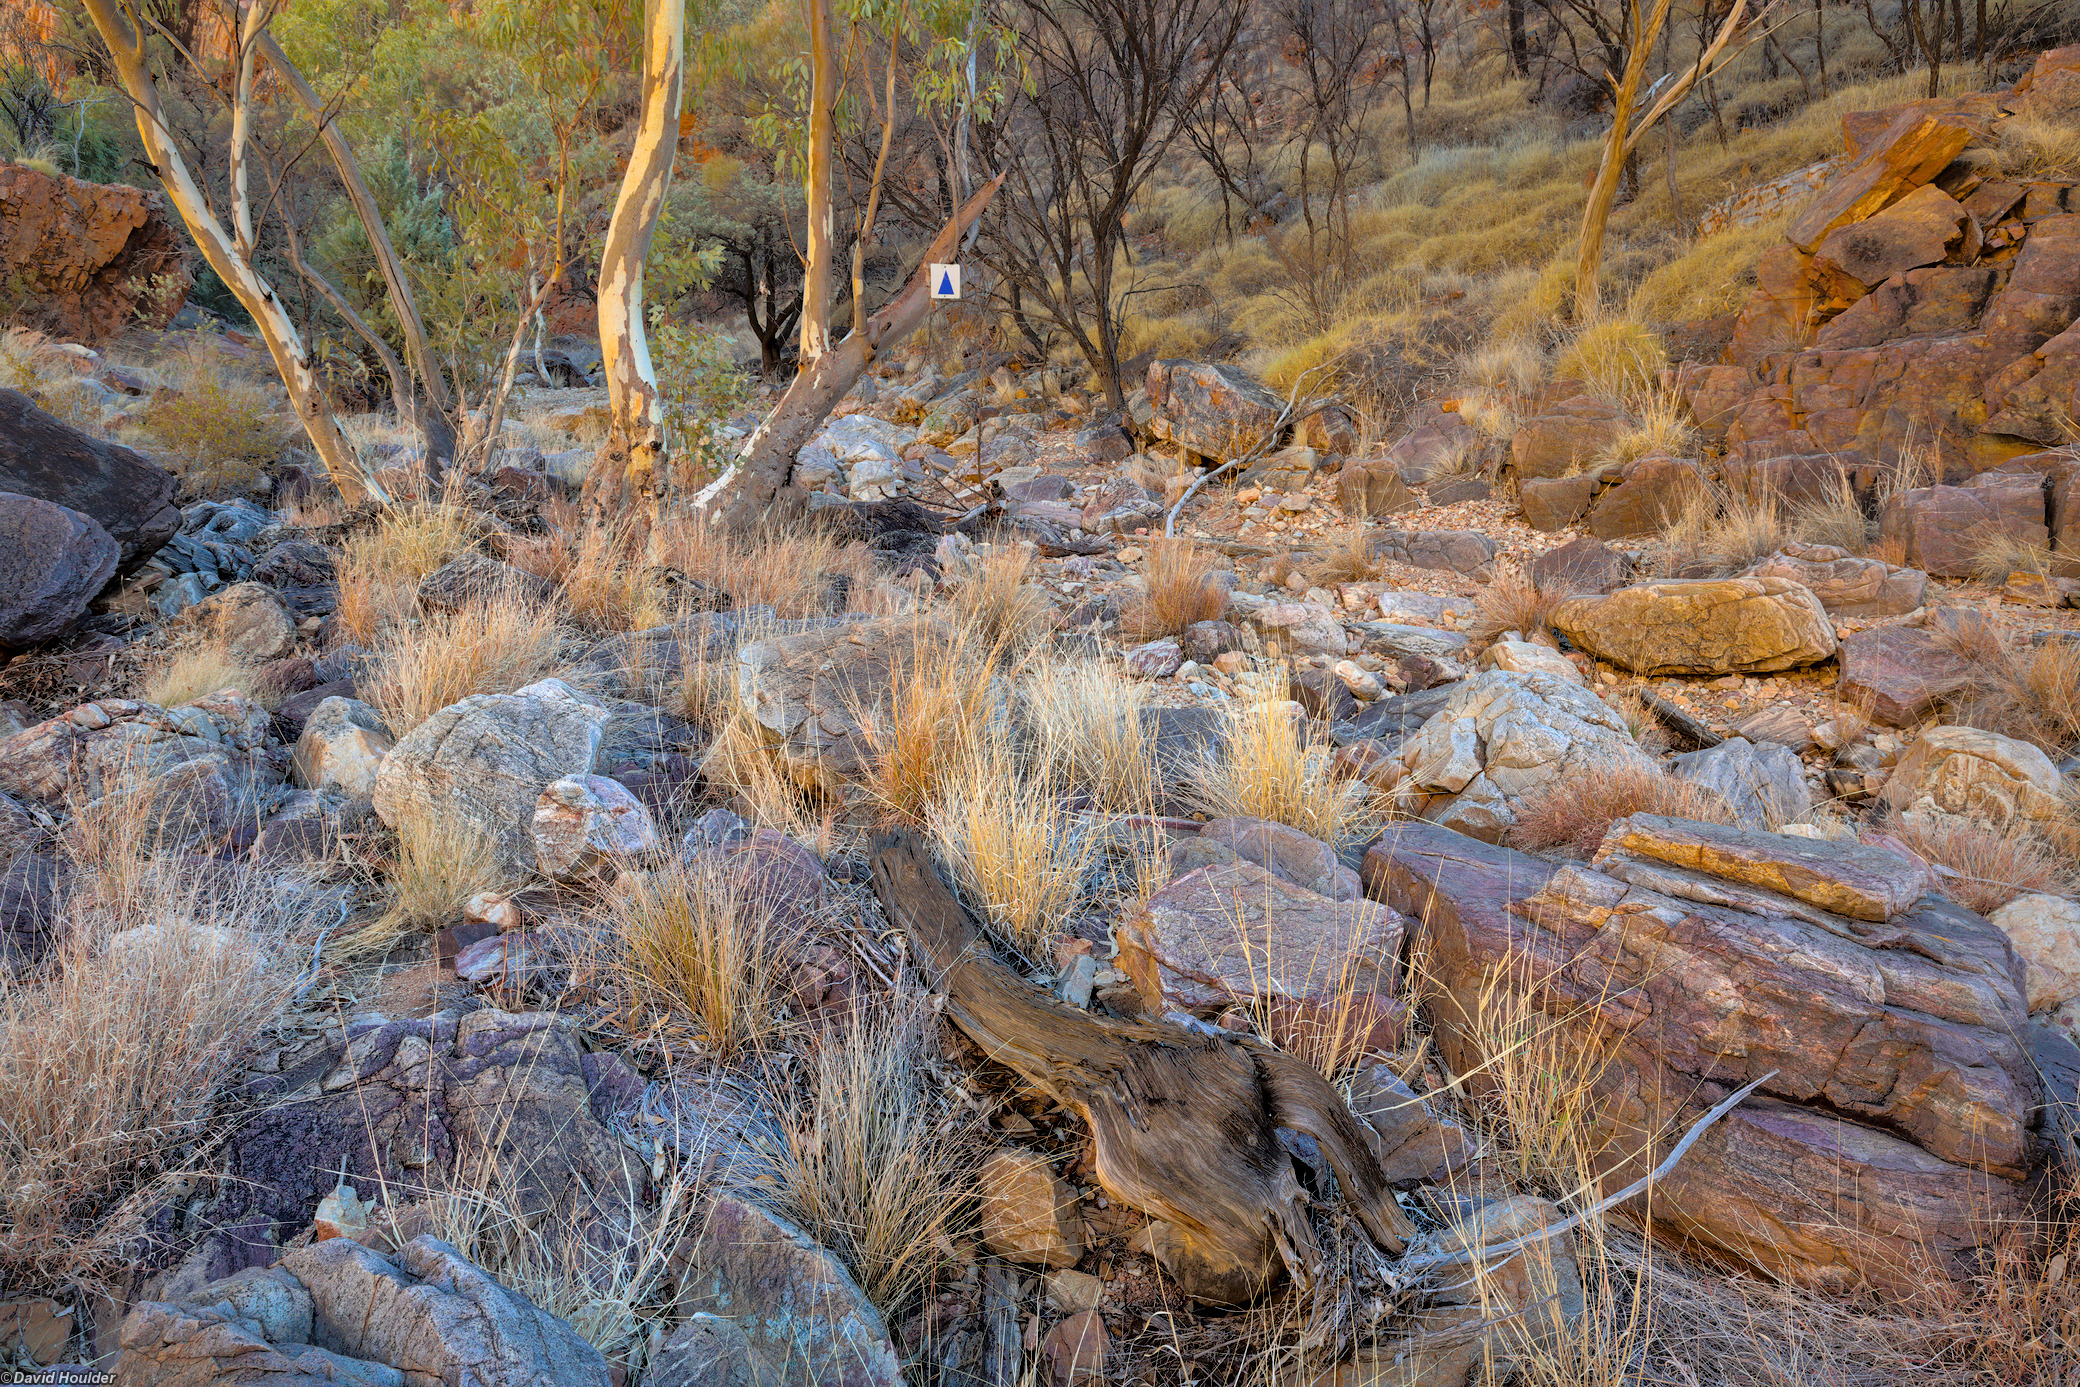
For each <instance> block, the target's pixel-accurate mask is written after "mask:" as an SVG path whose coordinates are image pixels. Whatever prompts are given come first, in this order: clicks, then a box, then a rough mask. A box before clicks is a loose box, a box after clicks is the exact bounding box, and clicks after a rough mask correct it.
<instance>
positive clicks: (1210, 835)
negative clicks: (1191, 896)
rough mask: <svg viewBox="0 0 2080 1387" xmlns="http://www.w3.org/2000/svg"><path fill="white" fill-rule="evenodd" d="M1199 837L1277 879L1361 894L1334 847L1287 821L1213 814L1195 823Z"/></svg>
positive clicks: (1326, 891)
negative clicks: (1214, 816)
mask: <svg viewBox="0 0 2080 1387" xmlns="http://www.w3.org/2000/svg"><path fill="white" fill-rule="evenodd" d="M1351 711H1353V712H1355V711H1356V709H1355V708H1353V709H1352V710H1351ZM1199 841H1200V842H1202V843H1218V844H1220V845H1221V846H1222V847H1225V848H1227V849H1228V850H1229V851H1230V852H1232V853H1234V854H1235V855H1236V856H1237V857H1240V858H1242V859H1244V860H1245V861H1249V862H1254V863H1256V864H1257V865H1258V866H1259V867H1262V868H1263V869H1264V870H1265V871H1267V872H1269V873H1271V874H1272V875H1273V876H1275V877H1277V878H1278V879H1279V880H1281V881H1288V882H1291V883H1292V884H1293V885H1295V886H1298V887H1300V888H1302V889H1303V890H1307V891H1312V892H1313V893H1314V894H1315V895H1317V896H1327V897H1328V898H1329V899H1330V900H1332V901H1354V900H1357V899H1358V898H1359V897H1360V896H1362V895H1364V894H1365V885H1364V883H1363V882H1361V881H1359V880H1358V874H1357V873H1356V872H1354V871H1352V870H1351V869H1350V868H1348V867H1346V866H1344V865H1343V861H1342V859H1341V858H1339V857H1337V855H1336V852H1335V849H1333V848H1331V847H1330V846H1329V845H1328V844H1327V843H1324V842H1323V841H1322V840H1321V839H1319V838H1311V837H1309V836H1308V835H1307V834H1305V833H1302V832H1301V831H1300V830H1299V829H1297V828H1293V827H1291V826H1290V825H1288V824H1281V823H1273V822H1271V821H1270V820H1268V819H1252V818H1247V817H1234V818H1222V819H1214V820H1211V821H1210V822H1208V823H1205V824H1202V825H1200V828H1199Z"/></svg>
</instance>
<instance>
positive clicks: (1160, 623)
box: [1120, 538, 1228, 641]
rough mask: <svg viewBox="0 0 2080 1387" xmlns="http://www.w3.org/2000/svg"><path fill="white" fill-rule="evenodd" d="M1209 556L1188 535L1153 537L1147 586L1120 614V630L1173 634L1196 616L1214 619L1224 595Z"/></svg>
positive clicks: (1149, 635)
mask: <svg viewBox="0 0 2080 1387" xmlns="http://www.w3.org/2000/svg"><path fill="white" fill-rule="evenodd" d="M1214 571H1215V570H1214V563H1213V555H1212V553H1211V552H1210V551H1208V550H1205V549H1201V548H1200V547H1199V546H1198V545H1196V544H1194V543H1193V542H1192V541H1190V540H1188V539H1170V538H1163V539H1152V540H1150V541H1149V545H1148V570H1147V577H1148V590H1147V592H1146V593H1144V594H1143V595H1142V596H1140V597H1138V598H1136V599H1134V600H1133V601H1132V602H1130V603H1129V604H1128V605H1127V609H1126V611H1124V612H1122V613H1121V614H1120V626H1121V629H1122V630H1124V631H1126V632H1128V633H1129V634H1130V635H1132V637H1133V638H1134V639H1136V640H1144V641H1146V640H1154V639H1156V638H1157V637H1160V636H1174V635H1177V634H1179V633H1180V632H1182V631H1183V630H1184V628H1185V627H1187V626H1190V625H1191V624H1193V623H1194V622H1199V621H1218V620H1219V619H1220V617H1221V614H1222V613H1223V612H1225V611H1227V610H1228V594H1227V592H1226V590H1225V589H1223V588H1222V587H1220V586H1219V585H1218V584H1217V583H1215V582H1214V581H1213V574H1214Z"/></svg>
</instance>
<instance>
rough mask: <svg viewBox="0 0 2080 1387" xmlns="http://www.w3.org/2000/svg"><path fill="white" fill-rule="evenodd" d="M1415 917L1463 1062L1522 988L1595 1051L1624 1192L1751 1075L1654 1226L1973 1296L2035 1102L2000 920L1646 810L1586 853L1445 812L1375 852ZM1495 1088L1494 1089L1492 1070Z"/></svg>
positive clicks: (1888, 861)
mask: <svg viewBox="0 0 2080 1387" xmlns="http://www.w3.org/2000/svg"><path fill="white" fill-rule="evenodd" d="M1366 876H1367V884H1368V887H1369V889H1370V890H1371V891H1372V893H1373V894H1374V896H1375V897H1376V898H1378V899H1382V900H1385V901H1386V902H1388V903H1389V904H1390V905H1392V906H1393V907H1394V908H1395V909H1397V910H1399V911H1402V912H1403V913H1404V914H1407V915H1409V916H1410V917H1412V918H1413V919H1415V920H1416V921H1418V922H1419V924H1418V929H1419V932H1420V940H1419V943H1421V944H1424V945H1426V946H1427V948H1428V949H1429V959H1430V974H1429V979H1430V981H1429V990H1428V992H1427V993H1426V994H1425V995H1423V996H1422V997H1420V998H1416V999H1413V1000H1414V1002H1415V1004H1416V1005H1419V1006H1421V1007H1422V1008H1423V1009H1425V1011H1426V1012H1427V1013H1428V1015H1429V1017H1430V1019H1431V1022H1432V1025H1433V1026H1434V1028H1435V1035H1436V1037H1437V1040H1438V1044H1439V1047H1440V1050H1441V1053H1442V1054H1443V1056H1444V1058H1445V1060H1446V1062H1447V1063H1448V1064H1449V1065H1450V1066H1451V1067H1452V1068H1453V1069H1454V1070H1456V1071H1458V1072H1459V1073H1462V1074H1470V1075H1478V1074H1482V1073H1483V1072H1485V1067H1486V1066H1487V1065H1489V1064H1491V1063H1494V1062H1497V1061H1498V1059H1499V1058H1500V1057H1499V1056H1498V1055H1497V1054H1496V1053H1495V1052H1494V1049H1493V1046H1494V1044H1495V1041H1494V1039H1493V1036H1492V1034H1491V1030H1490V1029H1484V1027H1483V1025H1482V1023H1481V1020H1480V1017H1481V1008H1482V997H1483V995H1484V989H1486V988H1488V987H1489V986H1491V985H1492V984H1493V983H1494V982H1495V981H1496V980H1497V979H1498V978H1502V977H1507V978H1508V979H1509V980H1510V981H1509V983H1508V984H1507V985H1508V986H1509V987H1511V988H1512V989H1528V992H1527V995H1528V998H1529V1000H1530V1001H1531V1003H1532V1004H1533V1005H1534V1006H1535V1007H1536V1008H1537V1010H1538V1012H1539V1014H1541V1015H1543V1016H1546V1017H1550V1018H1560V1019H1559V1020H1557V1021H1556V1022H1555V1024H1556V1025H1557V1026H1558V1027H1559V1036H1558V1039H1559V1041H1560V1043H1561V1044H1562V1045H1563V1047H1564V1048H1565V1051H1566V1053H1569V1054H1572V1055H1582V1054H1590V1053H1594V1054H1596V1055H1598V1056H1599V1057H1600V1058H1599V1066H1600V1067H1595V1068H1593V1069H1592V1070H1591V1071H1589V1072H1591V1073H1592V1074H1593V1075H1594V1077H1593V1079H1592V1080H1591V1081H1590V1090H1591V1092H1590V1104H1589V1108H1588V1111H1587V1113H1586V1114H1585V1117H1586V1120H1587V1121H1588V1123H1589V1124H1590V1128H1591V1130H1590V1131H1589V1132H1587V1133H1585V1141H1586V1143H1587V1147H1588V1149H1590V1150H1592V1151H1599V1152H1601V1154H1600V1155H1598V1156H1597V1158H1596V1164H1597V1165H1598V1166H1599V1167H1600V1168H1601V1170H1602V1171H1603V1174H1604V1178H1605V1179H1606V1180H1607V1181H1608V1182H1610V1183H1612V1184H1614V1185H1615V1184H1619V1183H1622V1182H1623V1181H1624V1180H1627V1179H1630V1178H1632V1177H1633V1176H1635V1175H1637V1174H1638V1173H1640V1172H1641V1171H1642V1170H1643V1169H1645V1168H1646V1167H1647V1166H1648V1165H1650V1164H1651V1163H1652V1162H1653V1161H1654V1160H1656V1159H1658V1158H1659V1155H1660V1153H1662V1152H1665V1151H1666V1150H1667V1149H1668V1145H1669V1143H1671V1142H1672V1141H1674V1140H1675V1139H1676V1138H1677V1137H1679V1136H1680V1135H1681V1134H1682V1133H1683V1131H1684V1130H1685V1129H1686V1128H1687V1127H1688V1125H1689V1124H1690V1123H1691V1122H1692V1121H1693V1120H1694V1119H1695V1118H1696V1117H1697V1116H1698V1114H1699V1113H1700V1112H1701V1111H1702V1110H1703V1109H1704V1108H1705V1107H1708V1106H1709V1105H1710V1104H1711V1103H1712V1102H1714V1101H1715V1100H1716V1099H1717V1098H1719V1097H1723V1096H1724V1095H1725V1094H1726V1093H1727V1092H1729V1091H1730V1090H1732V1089H1733V1088H1735V1087H1737V1086H1739V1085H1742V1084H1745V1083H1747V1082H1749V1081H1750V1080H1754V1079H1761V1078H1763V1076H1765V1075H1769V1076H1770V1077H1768V1078H1767V1079H1765V1080H1764V1082H1763V1084H1762V1087H1761V1089H1760V1091H1759V1093H1758V1095H1757V1096H1756V1097H1755V1098H1754V1099H1751V1100H1750V1101H1749V1102H1747V1103H1744V1104H1743V1105H1742V1106H1741V1107H1739V1108H1737V1109H1735V1110H1734V1111H1733V1112H1732V1113H1730V1114H1729V1115H1728V1116H1727V1117H1726V1118H1725V1119H1724V1120H1723V1121H1722V1122H1720V1123H1719V1124H1718V1125H1716V1126H1714V1127H1712V1128H1710V1129H1709V1130H1707V1131H1706V1132H1705V1133H1704V1134H1703V1136H1702V1137H1701V1138H1700V1139H1699V1141H1698V1142H1697V1144H1696V1145H1695V1147H1693V1148H1692V1150H1691V1151H1690V1153H1689V1154H1688V1155H1686V1156H1685V1157H1684V1159H1683V1160H1682V1161H1681V1162H1680V1163H1679V1164H1678V1165H1677V1166H1676V1168H1675V1170H1674V1171H1673V1172H1672V1173H1671V1174H1670V1175H1669V1176H1668V1177H1666V1178H1665V1179H1663V1180H1662V1181H1661V1182H1660V1183H1659V1184H1658V1185H1657V1186H1656V1188H1655V1191H1654V1196H1653V1200H1652V1204H1651V1208H1650V1209H1643V1211H1642V1212H1643V1213H1644V1214H1646V1216H1648V1217H1650V1218H1651V1219H1652V1220H1653V1222H1654V1223H1655V1224H1656V1225H1657V1226H1658V1227H1659V1228H1660V1229H1662V1230H1663V1231H1665V1232H1668V1233H1670V1234H1673V1235H1675V1236H1679V1237H1683V1238H1688V1239H1692V1240H1695V1241H1697V1242H1701V1243H1703V1244H1705V1245H1707V1246H1711V1247H1714V1248H1717V1249H1718V1250H1720V1251H1721V1252H1722V1253H1723V1254H1725V1255H1728V1256H1731V1257H1733V1258H1736V1259H1738V1260H1742V1261H1747V1262H1751V1263H1753V1264H1755V1265H1757V1266H1759V1267H1762V1268H1764V1269H1765V1270H1767V1271H1768V1272H1769V1273H1770V1274H1772V1275H1775V1276H1781V1277H1784V1278H1786V1279H1790V1280H1794V1281H1798V1282H1802V1283H1807V1284H1814V1285H1819V1286H1824V1287H1830V1288H1835V1289H1848V1288H1852V1287H1859V1286H1864V1287H1871V1288H1875V1289H1878V1290H1881V1291H1885V1292H1888V1293H1900V1294H1905V1293H1911V1292H1913V1291H1914V1290H1916V1289H1917V1288H1918V1287H1919V1286H1920V1285H1921V1284H1922V1283H1923V1281H1924V1278H1927V1277H1939V1278H1943V1279H1947V1280H1954V1281H1960V1282H1961V1281H1964V1280H1967V1279H1969V1278H1970V1277H1971V1276H1973V1275H1975V1274H1976V1267H1977V1261H1976V1259H1977V1257H1978V1256H1979V1255H1980V1254H1981V1250H1982V1249H1983V1248H1984V1247H1985V1246H1986V1244H1987V1240H1988V1239H1989V1238H1991V1237H1994V1236H1996V1235H1995V1233H1994V1232H1993V1231H1992V1230H1994V1229H1996V1228H1998V1227H2000V1226H2002V1225H2003V1224H2004V1223H2005V1222H2006V1221H2007V1220H2009V1219H2012V1218H2014V1217H2017V1216H2020V1215H2021V1214H2022V1213H2023V1211H2024V1209H2025V1208H2026V1207H2027V1204H2028V1194H2027V1190H2026V1185H2025V1181H2026V1180H2027V1178H2028V1176H2029V1174H2030V1171H2031V1169H2032V1167H2033V1164H2034V1162H2035V1160H2036V1159H2037V1155H2036V1144H2035V1143H2036V1132H2035V1129H2036V1126H2037V1124H2038V1122H2039V1118H2040V1111H2039V1105H2040V1103H2041V1102H2042V1092H2041V1088H2040V1084H2039V1080H2038V1077H2037V1069H2036V1067H2035V1065H2034V1064H2033V1063H2032V1060H2031V1056H2030V1053H2029V1051H2028V1049H2027V1048H2026V1046H2025V1043H2024V1041H2023V1040H2022V1039H2020V1037H2021V1036H2023V1034H2024V1032H2025V1025H2024V1023H2025V1019H2026V1012H2025V1001H2024V992H2023V979H2022V969H2021V967H2020V965H2019V963H2018V961H2017V959H2016V957H2015V954H2014V951H2013V949H2012V948H2011V947H2010V945H2009V943H2008V940H2007V938H2006V937H2005V936H2004V935H2003V934H2002V933H2001V931H2000V930H1998V929H1996V928H1995V927H1994V926H1992V925H1991V924H1989V923H1988V922H1987V921H1985V920H1983V919H1981V918H1979V917H1978V916H1976V915H1972V914H1970V913H1968V912H1966V911H1964V910H1962V909H1960V908H1959V907H1957V906H1956V905H1954V904H1952V903H1951V902H1949V901H1948V900H1946V899H1944V898H1942V897H1941V896H1937V895H1932V894H1928V893H1927V888H1928V882H1929V878H1928V874H1927V872H1926V870H1925V869H1924V868H1922V867H1921V866H1920V865H1919V864H1917V863H1910V862H1908V861H1907V860H1906V859H1905V858H1903V857H1900V856H1898V855H1895V854H1893V853H1890V852H1887V851H1885V850H1883V849H1878V848H1868V847H1861V846H1858V845H1855V844H1836V843H1828V842H1821V841H1815V840H1809V839H1802V838H1782V837H1777V836H1775V835H1772V834H1758V833H1748V832H1743V831H1742V830H1739V829H1730V828H1722V827H1719V826H1716V825H1710V824H1694V823H1686V822H1683V821H1680V820H1672V819H1660V818H1655V817H1652V816H1648V815H1635V816H1633V817H1632V818H1630V819H1625V820H1621V821H1619V822H1618V823H1617V824H1615V825H1613V826H1612V828H1611V831H1610V833H1609V835H1608V836H1607V837H1606V838H1605V839H1604V842H1603V845H1602V847H1601V848H1600V850H1599V851H1598V853H1597V855H1596V858H1595V860H1594V862H1593V863H1592V864H1589V865H1567V866H1555V865H1554V864H1552V863H1549V862H1544V861H1540V860H1539V859H1536V858H1532V857H1527V856H1523V855H1520V854H1516V853H1511V852H1506V851H1504V850H1502V849H1500V848H1494V847H1488V846H1485V845H1483V844H1479V843H1476V842H1473V841H1471V840H1469V839H1466V838H1464V837H1462V836H1459V835H1455V834H1452V833H1449V832H1445V831H1443V830H1440V829H1437V828H1435V827H1432V826H1429V825H1424V824H1405V825H1401V826H1399V827H1398V828H1397V830H1396V831H1395V832H1392V833H1389V834H1388V835H1387V836H1386V837H1385V838H1383V839H1382V840H1381V841H1380V842H1379V843H1378V844H1377V845H1376V846H1374V847H1373V849H1372V850H1371V851H1370V852H1369V853H1368V854H1367V857H1366ZM1475 1082H1476V1087H1478V1086H1480V1085H1482V1084H1485V1083H1488V1082H1491V1081H1490V1080H1487V1079H1481V1080H1477V1081H1475Z"/></svg>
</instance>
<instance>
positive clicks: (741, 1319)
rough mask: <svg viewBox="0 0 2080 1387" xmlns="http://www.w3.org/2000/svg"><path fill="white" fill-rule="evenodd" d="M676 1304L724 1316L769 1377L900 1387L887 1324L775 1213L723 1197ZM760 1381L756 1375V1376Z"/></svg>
mask: <svg viewBox="0 0 2080 1387" xmlns="http://www.w3.org/2000/svg"><path fill="white" fill-rule="evenodd" d="M679 1308H680V1309H681V1310H687V1311H699V1312H702V1313H706V1314H712V1315H715V1316H717V1317H719V1318H722V1319H727V1320H731V1321H734V1322H735V1324H736V1326H737V1327H738V1328H739V1329H741V1330H742V1331H743V1333H744V1336H745V1338H746V1340H747V1341H748V1342H749V1347H750V1349H751V1351H752V1352H753V1353H754V1354H756V1355H758V1356H759V1357H761V1358H763V1359H765V1360H766V1361H767V1362H768V1363H771V1364H775V1365H780V1366H781V1367H782V1368H783V1374H782V1376H780V1377H778V1378H776V1379H773V1380H774V1381H776V1382H781V1383H786V1384H789V1385H790V1387H792V1384H797V1383H799V1384H802V1387H808V1384H811V1383H814V1384H819V1387H901V1384H902V1382H903V1370H902V1363H901V1360H900V1359H899V1358H898V1357H897V1355H896V1350H895V1343H894V1341H893V1340H891V1339H890V1337H889V1333H888V1327H887V1325H886V1324H884V1323H883V1322H882V1319H881V1312H880V1311H878V1310H876V1309H875V1308H874V1306H873V1304H872V1302H870V1301H869V1300H868V1299H867V1298H866V1296H865V1295H864V1294H863V1293H862V1292H861V1291H860V1288H859V1286H858V1284H857V1283H856V1282H854V1281H853V1279H852V1277H851V1275H850V1274H849V1273H848V1272H847V1271H846V1270H845V1268H844V1266H843V1265H842V1264H840V1263H839V1261H838V1259H837V1258H836V1257H835V1256H833V1255H832V1254H831V1253H829V1252H827V1251H825V1250H824V1249H823V1248H821V1247H819V1246H817V1244H816V1241H815V1240H814V1239H813V1238H811V1237H809V1235H808V1234H806V1233H804V1232H803V1231H802V1230H801V1229H799V1228H797V1227H795V1226H794V1225H793V1224H792V1223H789V1222H788V1221H787V1220H786V1219H783V1218H781V1217H780V1216H779V1215H777V1214H773V1213H770V1212H768V1211H766V1210H764V1209H761V1208H759V1207H758V1206H757V1205H756V1204H751V1203H747V1202H746V1201H744V1200H741V1199H738V1198H736V1197H735V1196H733V1195H727V1194H725V1195H723V1196H722V1197H721V1198H719V1199H717V1200H716V1201H715V1203H714V1206H713V1207H712V1208H711V1209H710V1210H709V1212H708V1217H707V1221H706V1223H705V1224H704V1225H703V1226H702V1228H701V1232H700V1236H699V1238H698V1239H697V1240H696V1242H695V1244H694V1248H693V1256H692V1266H691V1268H690V1269H689V1270H688V1272H687V1274H686V1276H685V1277H684V1278H683V1279H682V1281H681V1284H680V1301H679ZM760 1380H761V1381H763V1380H765V1379H760Z"/></svg>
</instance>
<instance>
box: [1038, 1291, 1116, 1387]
mask: <svg viewBox="0 0 2080 1387" xmlns="http://www.w3.org/2000/svg"><path fill="white" fill-rule="evenodd" d="M1111 1351H1112V1341H1111V1336H1110V1335H1108V1334H1107V1333H1106V1331H1105V1321H1104V1319H1103V1318H1102V1317H1100V1316H1099V1314H1098V1312H1097V1311H1096V1310H1084V1311H1080V1312H1078V1313H1077V1314H1074V1315H1071V1316H1069V1317H1068V1318H1067V1319H1065V1320H1063V1321H1062V1322H1061V1323H1060V1324H1057V1325H1056V1326H1055V1327H1054V1328H1052V1329H1050V1330H1048V1331H1047V1335H1046V1337H1045V1338H1043V1339H1042V1340H1041V1341H1040V1356H1041V1357H1042V1358H1044V1359H1045V1360H1046V1362H1047V1375H1048V1379H1049V1381H1051V1382H1052V1383H1053V1384H1054V1387H1077V1384H1078V1383H1084V1382H1103V1381H1104V1380H1105V1357H1106V1355H1107V1354H1109V1353H1110V1352H1111Z"/></svg>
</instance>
